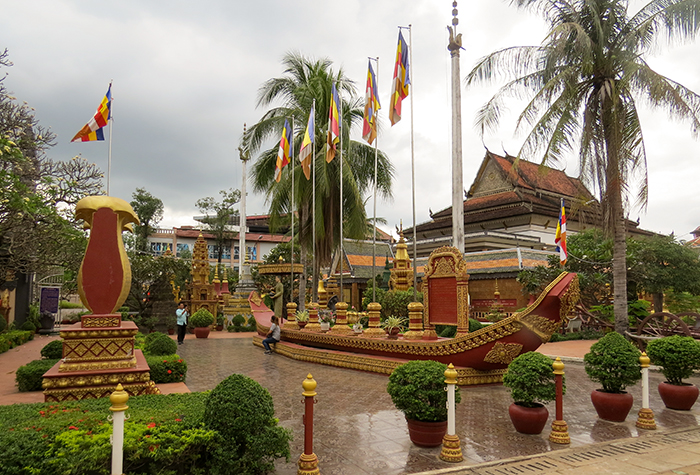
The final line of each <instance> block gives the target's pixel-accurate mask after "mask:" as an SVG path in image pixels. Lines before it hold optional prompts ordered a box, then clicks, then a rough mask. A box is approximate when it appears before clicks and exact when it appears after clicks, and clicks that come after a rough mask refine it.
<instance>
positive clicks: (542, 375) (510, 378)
mask: <svg viewBox="0 0 700 475" xmlns="http://www.w3.org/2000/svg"><path fill="white" fill-rule="evenodd" d="M503 386H505V387H507V388H510V394H511V396H512V397H513V404H511V405H510V407H509V408H508V414H509V415H510V420H511V422H513V426H514V427H515V430H516V431H518V432H520V433H522V434H540V433H541V432H542V429H544V426H545V424H547V418H548V417H549V411H547V408H546V407H544V405H545V404H547V403H548V402H550V401H553V400H554V399H556V396H557V391H556V384H555V381H554V372H553V369H552V360H551V359H550V358H549V357H548V356H545V355H543V354H542V353H537V352H534V351H530V352H528V353H523V354H522V355H520V356H518V357H517V358H515V359H514V360H513V361H511V363H510V364H509V365H508V372H507V373H506V374H504V375H503ZM564 391H565V392H566V387H564Z"/></svg>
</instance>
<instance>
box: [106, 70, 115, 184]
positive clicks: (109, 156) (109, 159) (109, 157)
mask: <svg viewBox="0 0 700 475" xmlns="http://www.w3.org/2000/svg"><path fill="white" fill-rule="evenodd" d="M112 81H113V80H112V79H110V81H109V92H110V94H111V93H112ZM113 107H114V96H112V97H111V99H110V104H109V147H108V151H107V196H109V181H110V179H111V176H110V175H111V172H112V123H113V122H114V117H113V115H112V109H113Z"/></svg>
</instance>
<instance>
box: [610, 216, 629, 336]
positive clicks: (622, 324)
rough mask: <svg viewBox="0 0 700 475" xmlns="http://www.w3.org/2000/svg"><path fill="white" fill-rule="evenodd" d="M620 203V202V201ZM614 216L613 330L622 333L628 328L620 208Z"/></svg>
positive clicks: (625, 252)
mask: <svg viewBox="0 0 700 475" xmlns="http://www.w3.org/2000/svg"><path fill="white" fill-rule="evenodd" d="M620 204H621V203H620ZM619 211H620V212H619V214H618V213H614V214H617V215H618V216H616V217H614V218H613V219H614V220H615V222H614V235H613V242H614V244H613V288H614V299H615V300H614V309H615V331H616V332H618V333H620V334H621V335H624V334H625V332H626V331H627V330H629V319H628V317H627V240H626V233H625V218H624V216H623V214H622V210H621V209H620V210H619Z"/></svg>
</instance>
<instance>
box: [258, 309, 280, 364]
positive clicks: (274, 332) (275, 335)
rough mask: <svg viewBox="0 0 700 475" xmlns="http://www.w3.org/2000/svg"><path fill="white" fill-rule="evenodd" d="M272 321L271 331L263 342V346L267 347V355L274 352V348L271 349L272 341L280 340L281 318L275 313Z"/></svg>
mask: <svg viewBox="0 0 700 475" xmlns="http://www.w3.org/2000/svg"><path fill="white" fill-rule="evenodd" d="M270 322H272V325H270V332H269V333H268V334H267V338H265V339H264V340H263V342H262V344H263V346H264V347H265V354H266V355H269V354H272V350H271V349H270V343H277V342H278V341H280V326H279V320H278V319H277V317H275V316H274V315H273V316H272V317H271V318H270Z"/></svg>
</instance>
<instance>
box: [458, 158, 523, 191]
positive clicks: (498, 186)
mask: <svg viewBox="0 0 700 475" xmlns="http://www.w3.org/2000/svg"><path fill="white" fill-rule="evenodd" d="M516 182H517V180H516ZM514 188H515V187H514V186H513V182H512V177H508V176H507V174H506V173H505V171H504V170H503V168H502V167H500V166H499V164H498V163H497V162H496V161H495V160H494V159H493V157H492V154H490V153H488V152H487V153H486V156H485V157H484V160H483V161H482V162H481V166H480V167H479V171H478V172H477V174H476V178H474V183H472V186H471V187H470V188H469V192H468V193H467V197H468V198H472V197H476V196H484V195H491V194H494V193H501V192H505V191H513V190H514Z"/></svg>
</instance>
